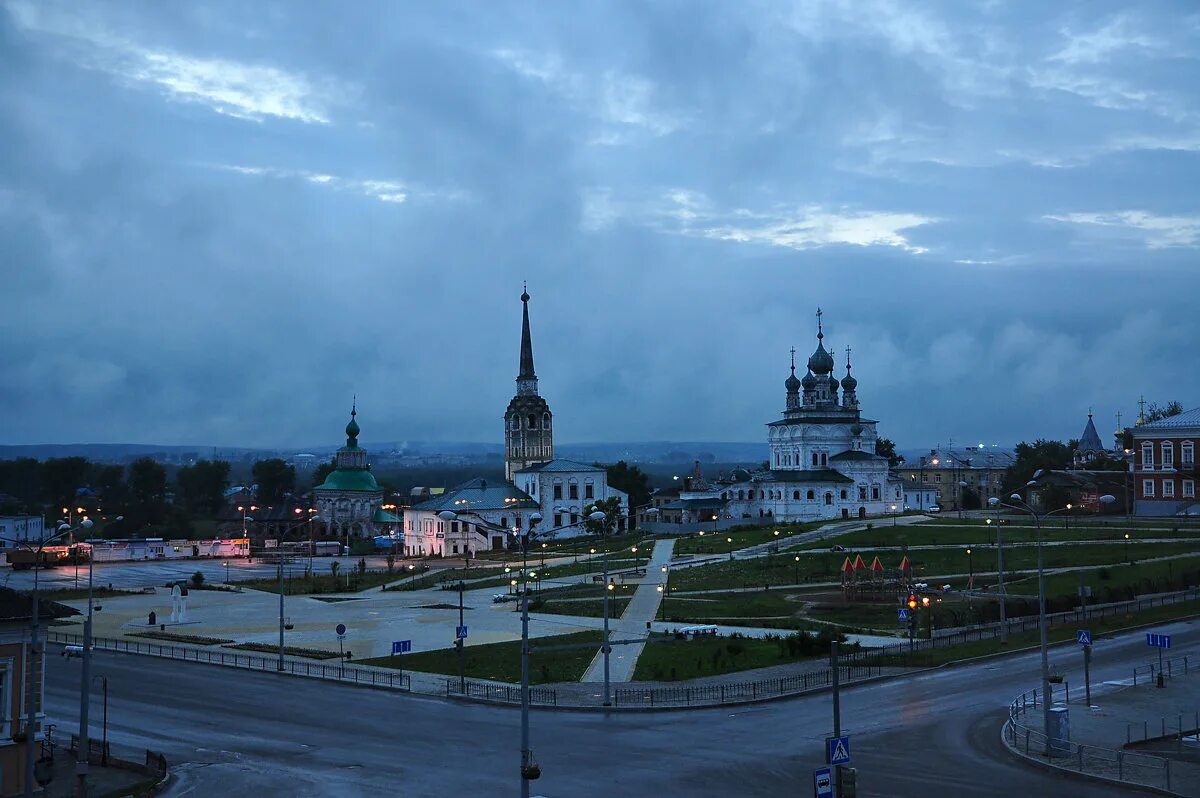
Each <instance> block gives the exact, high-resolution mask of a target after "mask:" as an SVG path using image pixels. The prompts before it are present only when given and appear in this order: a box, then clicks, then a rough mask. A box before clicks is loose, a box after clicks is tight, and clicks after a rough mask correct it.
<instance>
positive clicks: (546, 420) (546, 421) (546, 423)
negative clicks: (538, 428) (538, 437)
mask: <svg viewBox="0 0 1200 798" xmlns="http://www.w3.org/2000/svg"><path fill="white" fill-rule="evenodd" d="M542 429H550V414H549V413H543V414H542Z"/></svg>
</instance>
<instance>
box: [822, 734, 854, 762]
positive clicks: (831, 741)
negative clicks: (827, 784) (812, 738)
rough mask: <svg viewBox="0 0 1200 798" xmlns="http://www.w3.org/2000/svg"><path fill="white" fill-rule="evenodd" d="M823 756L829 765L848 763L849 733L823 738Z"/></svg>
mask: <svg viewBox="0 0 1200 798" xmlns="http://www.w3.org/2000/svg"><path fill="white" fill-rule="evenodd" d="M825 758H826V759H827V760H828V761H829V764H831V765H848V764H850V735H846V736H844V737H826V738H825Z"/></svg>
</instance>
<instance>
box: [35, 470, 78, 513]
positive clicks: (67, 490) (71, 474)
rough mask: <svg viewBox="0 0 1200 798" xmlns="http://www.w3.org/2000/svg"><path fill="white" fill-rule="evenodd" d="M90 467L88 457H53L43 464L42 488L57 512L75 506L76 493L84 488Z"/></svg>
mask: <svg viewBox="0 0 1200 798" xmlns="http://www.w3.org/2000/svg"><path fill="white" fill-rule="evenodd" d="M89 465H90V464H89V463H88V459H87V458H86V457H52V458H50V459H49V460H46V461H45V462H43V463H42V467H41V477H42V478H41V483H42V488H43V490H44V491H45V495H46V498H47V499H49V500H50V502H51V504H53V505H54V507H55V508H56V509H55V512H57V511H58V509H61V508H63V507H69V506H71V505H74V504H75V493H76V491H78V490H79V488H81V487H83V485H84V482H85V481H86V478H87V472H88V466H89Z"/></svg>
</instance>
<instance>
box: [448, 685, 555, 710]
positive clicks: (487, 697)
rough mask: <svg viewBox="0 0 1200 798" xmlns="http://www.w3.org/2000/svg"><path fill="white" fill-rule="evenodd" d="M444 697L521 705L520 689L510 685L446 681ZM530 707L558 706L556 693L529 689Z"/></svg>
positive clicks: (542, 688) (551, 689) (540, 688)
mask: <svg viewBox="0 0 1200 798" xmlns="http://www.w3.org/2000/svg"><path fill="white" fill-rule="evenodd" d="M446 696H447V697H448V698H449V697H452V696H459V697H462V698H471V699H475V700H478V701H497V702H500V703H504V704H519V703H521V687H520V685H512V684H495V683H492V682H477V681H474V680H472V679H466V680H461V679H446ZM529 703H530V705H531V706H535V705H541V706H550V707H556V706H558V692H557V691H556V690H554V689H553V688H549V687H530V688H529Z"/></svg>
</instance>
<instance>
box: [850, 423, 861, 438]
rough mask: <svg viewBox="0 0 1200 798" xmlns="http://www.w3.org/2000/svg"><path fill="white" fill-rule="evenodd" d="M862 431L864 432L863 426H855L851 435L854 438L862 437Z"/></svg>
mask: <svg viewBox="0 0 1200 798" xmlns="http://www.w3.org/2000/svg"><path fill="white" fill-rule="evenodd" d="M862 431H863V427H862V424H855V425H854V426H853V427H851V428H850V434H851V435H854V436H858V435H862Z"/></svg>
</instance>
